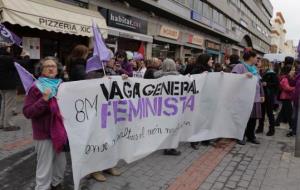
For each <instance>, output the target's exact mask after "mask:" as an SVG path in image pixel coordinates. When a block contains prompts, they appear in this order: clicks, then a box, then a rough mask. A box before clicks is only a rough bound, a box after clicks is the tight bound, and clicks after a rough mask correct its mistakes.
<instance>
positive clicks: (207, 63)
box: [191, 54, 214, 150]
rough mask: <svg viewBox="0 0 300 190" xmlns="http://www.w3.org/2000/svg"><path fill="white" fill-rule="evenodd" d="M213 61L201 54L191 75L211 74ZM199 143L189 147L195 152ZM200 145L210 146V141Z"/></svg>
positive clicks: (206, 55)
mask: <svg viewBox="0 0 300 190" xmlns="http://www.w3.org/2000/svg"><path fill="white" fill-rule="evenodd" d="M213 62H214V61H213V59H212V56H210V55H208V54H201V55H199V57H198V58H197V61H196V63H195V64H194V68H193V69H192V70H191V74H200V73H203V72H212V71H213ZM198 144H199V142H191V147H192V148H193V149H195V150H198V149H199V148H198V147H197V145H198ZM201 144H202V145H205V146H208V145H209V144H210V141H209V140H208V141H202V142H201Z"/></svg>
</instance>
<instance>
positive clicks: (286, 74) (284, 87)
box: [277, 64, 295, 136]
mask: <svg viewBox="0 0 300 190" xmlns="http://www.w3.org/2000/svg"><path fill="white" fill-rule="evenodd" d="M293 75H294V72H293V71H292V66H291V65H290V64H287V65H285V66H284V67H283V68H282V70H281V76H280V79H279V83H280V91H281V92H280V100H281V103H282V108H281V110H280V112H279V114H278V117H277V123H280V120H281V118H286V119H287V122H288V124H289V127H290V130H291V131H292V128H293V127H292V126H293V125H292V114H293V106H292V97H293V93H294V90H295V87H292V86H291V85H290V84H289V78H290V77H293ZM293 135H294V134H293V133H292V132H290V133H288V134H287V136H293Z"/></svg>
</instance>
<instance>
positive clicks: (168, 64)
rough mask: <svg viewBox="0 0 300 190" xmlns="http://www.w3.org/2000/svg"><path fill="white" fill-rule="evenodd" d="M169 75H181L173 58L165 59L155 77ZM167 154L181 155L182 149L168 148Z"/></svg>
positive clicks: (165, 152) (165, 151)
mask: <svg viewBox="0 0 300 190" xmlns="http://www.w3.org/2000/svg"><path fill="white" fill-rule="evenodd" d="M168 75H179V72H178V71H177V68H176V63H175V62H174V60H172V59H168V58H167V59H165V60H164V61H163V63H162V65H161V70H159V71H156V72H155V73H154V78H160V77H163V76H168ZM164 154H165V155H171V156H179V155H180V154H181V152H180V151H178V150H176V149H166V150H164Z"/></svg>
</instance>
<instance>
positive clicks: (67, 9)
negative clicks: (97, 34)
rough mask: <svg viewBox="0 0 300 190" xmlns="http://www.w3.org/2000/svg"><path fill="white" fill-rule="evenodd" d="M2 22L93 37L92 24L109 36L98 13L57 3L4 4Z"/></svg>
mask: <svg viewBox="0 0 300 190" xmlns="http://www.w3.org/2000/svg"><path fill="white" fill-rule="evenodd" d="M0 9H1V16H2V17H1V21H2V22H9V23H11V24H19V25H21V26H28V27H31V28H37V29H40V30H47V31H54V32H61V33H67V34H74V35H81V36H88V37H91V36H93V32H92V29H91V26H92V20H94V21H95V22H96V23H97V24H98V27H99V28H100V30H101V32H102V34H103V36H104V37H106V36H107V26H106V20H105V19H104V18H103V17H102V16H101V15H100V13H99V12H97V11H92V10H88V9H84V8H80V7H75V6H72V5H68V4H65V3H61V2H57V1H54V0H0Z"/></svg>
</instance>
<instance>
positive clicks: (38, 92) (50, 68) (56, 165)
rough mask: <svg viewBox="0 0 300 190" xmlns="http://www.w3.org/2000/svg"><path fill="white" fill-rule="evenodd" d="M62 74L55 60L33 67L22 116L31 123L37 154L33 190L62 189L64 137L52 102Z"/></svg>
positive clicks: (64, 134) (54, 100)
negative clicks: (35, 68)
mask: <svg viewBox="0 0 300 190" xmlns="http://www.w3.org/2000/svg"><path fill="white" fill-rule="evenodd" d="M62 72H63V70H62V66H61V64H60V63H59V62H58V60H57V59H56V58H54V57H46V58H44V59H42V60H41V61H40V63H39V65H38V67H37V76H39V78H38V80H37V81H36V82H35V83H34V84H33V86H32V87H31V89H30V90H29V92H28V94H27V96H26V98H25V103H24V108H23V113H24V115H25V117H26V118H28V119H31V121H32V129H33V139H34V141H35V150H36V152H37V168H36V187H35V190H48V189H50V188H51V189H52V190H53V189H56V190H57V189H62V185H61V183H62V180H63V178H64V172H65V167H66V157H65V153H64V152H62V151H63V147H64V145H65V144H66V142H67V136H66V131H65V128H64V126H63V122H62V117H61V115H60V112H59V108H58V104H57V101H56V98H55V96H56V93H57V90H58V86H59V85H60V83H61V82H62V80H61V79H59V78H58V77H59V76H60V74H62Z"/></svg>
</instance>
